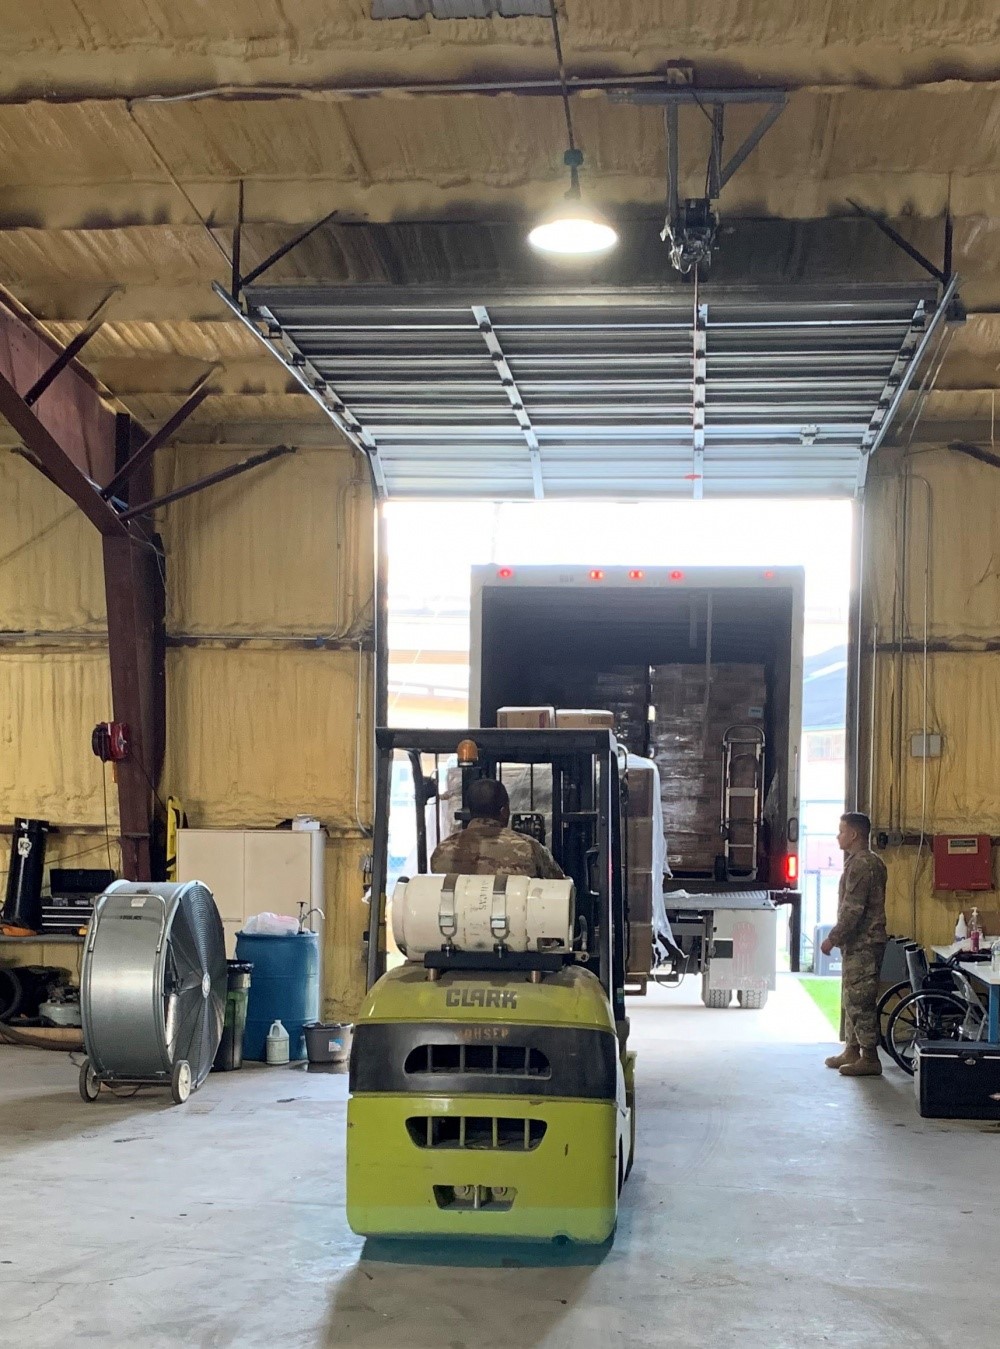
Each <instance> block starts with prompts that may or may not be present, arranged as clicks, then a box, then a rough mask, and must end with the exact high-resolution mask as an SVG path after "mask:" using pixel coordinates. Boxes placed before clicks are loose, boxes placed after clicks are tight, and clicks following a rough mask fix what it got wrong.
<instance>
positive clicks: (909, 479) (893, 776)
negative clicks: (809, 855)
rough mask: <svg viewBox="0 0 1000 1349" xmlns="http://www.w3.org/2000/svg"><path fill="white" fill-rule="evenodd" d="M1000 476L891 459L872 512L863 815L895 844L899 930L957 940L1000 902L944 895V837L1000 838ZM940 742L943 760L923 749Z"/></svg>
mask: <svg viewBox="0 0 1000 1349" xmlns="http://www.w3.org/2000/svg"><path fill="white" fill-rule="evenodd" d="M998 518H1000V469H998V468H994V467H992V466H991V465H988V464H983V463H980V462H978V461H974V460H972V459H970V458H968V457H966V456H964V455H962V454H960V453H958V452H956V451H953V450H948V449H940V450H932V451H925V452H923V453H920V454H911V455H910V456H909V457H908V458H905V457H903V456H897V457H896V458H895V459H893V458H892V457H888V456H887V457H886V459H885V460H884V461H883V462H882V464H881V466H880V469H879V472H878V474H877V475H876V476H873V477H871V478H869V485H868V490H867V495H866V499H865V512H864V527H863V528H864V543H863V553H864V579H863V590H862V613H863V621H862V629H861V648H862V649H861V663H860V679H859V709H860V713H861V737H860V754H859V769H860V779H861V791H860V804H861V806H862V808H864V809H868V810H869V811H870V813H871V815H872V818H873V822H874V825H875V828H876V829H877V830H882V831H884V832H886V833H887V834H888V835H889V838H890V846H889V847H888V848H887V850H886V851H885V853H884V857H885V861H886V864H887V866H888V868H889V896H888V899H889V926H890V931H893V932H896V933H899V934H905V935H910V934H915V935H916V936H917V937H918V939H920V940H921V941H922V942H924V943H925V944H929V943H937V942H944V941H947V940H949V939H950V937H951V934H952V932H953V930H954V925H955V919H956V917H957V914H958V912H959V910H961V909H964V910H965V911H966V913H967V912H968V910H969V908H970V906H971V904H973V903H976V904H978V905H979V907H980V908H984V909H989V910H996V909H997V908H998V907H1000V901H998V895H997V893H996V891H994V892H992V893H982V894H979V895H977V896H974V897H973V896H970V895H968V894H951V893H946V892H935V891H934V889H933V866H932V862H931V842H932V838H933V835H934V834H938V833H974V832H975V833H986V834H990V835H992V836H994V837H996V836H997V835H998V834H1000V779H998V774H997V762H998V760H1000V552H998V544H997V534H996V521H997V519H998ZM924 730H926V731H927V732H928V733H931V734H935V733H936V734H940V735H941V737H942V746H941V754H940V756H939V757H934V758H926V759H925V758H922V757H919V756H918V755H915V754H914V752H913V751H914V746H913V745H912V738H913V737H914V736H917V735H919V734H920V733H921V732H922V731H924Z"/></svg>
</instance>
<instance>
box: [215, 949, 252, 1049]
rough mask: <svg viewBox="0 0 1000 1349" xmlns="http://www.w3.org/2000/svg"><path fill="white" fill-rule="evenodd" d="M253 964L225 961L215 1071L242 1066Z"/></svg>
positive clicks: (243, 961) (247, 961) (241, 961)
mask: <svg viewBox="0 0 1000 1349" xmlns="http://www.w3.org/2000/svg"><path fill="white" fill-rule="evenodd" d="M252 973H253V965H252V964H251V963H250V961H249V960H227V961H226V1019H225V1021H224V1023H223V1026H222V1039H221V1040H220V1041H219V1050H218V1053H217V1054H216V1056H215V1062H214V1063H213V1064H212V1067H213V1069H214V1070H215V1072H217V1073H228V1072H230V1071H231V1070H232V1069H233V1068H241V1067H242V1066H243V1032H244V1031H245V1030H246V1024H247V1002H248V1001H249V998H250V975H251V974H252Z"/></svg>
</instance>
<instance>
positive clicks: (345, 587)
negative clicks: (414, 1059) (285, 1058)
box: [0, 446, 374, 1019]
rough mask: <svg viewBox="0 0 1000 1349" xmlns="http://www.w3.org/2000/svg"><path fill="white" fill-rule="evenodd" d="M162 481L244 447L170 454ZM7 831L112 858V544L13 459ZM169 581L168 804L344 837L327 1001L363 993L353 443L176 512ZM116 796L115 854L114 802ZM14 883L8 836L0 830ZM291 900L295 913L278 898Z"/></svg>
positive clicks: (357, 520)
mask: <svg viewBox="0 0 1000 1349" xmlns="http://www.w3.org/2000/svg"><path fill="white" fill-rule="evenodd" d="M160 454H161V456H162V457H161V460H160V462H159V464H158V466H157V475H158V480H157V491H158V492H160V491H168V490H170V489H171V488H173V487H175V486H179V485H180V484H182V483H184V482H190V481H192V480H193V479H195V478H198V477H200V476H202V475H204V474H206V473H210V472H213V471H215V470H216V469H219V468H223V467H226V466H227V465H228V464H231V463H233V462H235V461H236V460H238V459H240V458H242V457H243V454H244V452H242V451H238V450H229V449H219V448H215V447H204V446H203V447H198V448H191V447H185V448H184V449H179V450H168V451H161V452H160ZM0 497H2V499H3V502H4V507H3V519H4V529H3V533H2V535H0V825H3V826H6V827H9V825H10V824H11V823H12V821H13V818H14V816H15V815H31V816H35V815H37V816H42V817H44V818H47V819H49V820H50V821H52V823H53V824H55V825H58V826H59V829H60V832H59V833H58V834H54V835H52V837H51V839H50V845H49V852H48V856H49V859H50V860H52V861H55V862H56V864H57V865H58V863H59V861H60V860H68V859H69V858H70V857H72V858H73V859H74V863H75V864H76V865H81V866H100V865H102V861H103V862H104V864H105V865H106V863H107V841H106V838H105V829H104V788H103V785H102V776H103V775H102V766H101V764H100V763H99V762H98V760H97V759H95V758H94V756H93V755H92V753H91V750H90V732H91V729H92V728H93V725H94V723H95V722H96V721H98V720H102V719H104V718H106V717H108V716H110V714H111V694H110V679H109V670H108V658H107V648H106V619H105V608H104V580H103V571H102V564H101V549H100V542H99V539H98V536H97V534H96V531H94V530H93V529H92V528H91V527H90V526H89V525H87V524H86V522H85V521H84V520H83V519H82V516H81V515H80V513H79V512H78V511H77V510H76V508H75V507H73V506H72V505H71V504H70V503H69V502H68V501H67V500H66V498H64V497H63V496H62V495H61V493H60V492H59V491H58V490H57V489H56V488H55V487H53V486H52V485H51V484H50V483H49V482H48V481H47V480H46V479H45V478H44V477H43V476H42V475H41V474H40V473H39V472H38V471H37V470H36V469H34V468H33V467H31V466H30V465H29V464H28V463H27V462H26V461H25V460H24V459H22V458H20V457H18V456H16V455H13V454H10V453H4V454H2V455H0ZM158 526H159V528H160V530H161V532H162V535H163V541H164V547H165V550H166V558H165V565H164V571H163V574H164V580H165V584H166V590H167V641H168V651H167V752H166V761H165V767H164V772H163V776H162V779H161V782H160V785H159V792H160V796H161V797H162V798H164V799H165V798H166V796H167V795H168V794H173V795H175V796H177V797H179V798H180V800H181V801H182V803H183V805H184V808H185V810H186V811H187V814H188V818H189V822H190V824H191V825H192V826H198V827H202V828H214V827H223V826H234V825H239V826H242V827H247V828H255V827H260V828H267V827H271V826H273V825H275V824H277V823H279V822H280V821H281V820H284V819H287V818H289V817H290V816H292V815H295V814H300V813H301V814H311V815H315V816H317V817H318V818H319V819H320V820H321V821H322V822H323V824H324V825H325V826H326V827H327V829H328V831H329V841H328V845H327V857H326V903H325V910H326V915H327V922H326V925H325V933H326V938H325V940H326V950H325V953H324V956H325V958H324V971H325V988H324V1007H323V1014H324V1016H326V1017H329V1018H332V1019H334V1018H338V1017H343V1016H346V1015H349V1014H350V1013H352V1012H353V1010H354V1008H355V1007H356V1005H357V1002H358V1001H359V999H360V996H361V994H362V992H363V988H364V976H363V965H362V951H361V936H362V931H363V929H364V927H365V913H366V910H365V908H364V906H363V904H362V903H361V895H362V890H363V875H362V870H361V867H362V861H363V858H364V857H365V855H366V854H367V853H368V851H369V850H370V842H369V840H368V828H369V824H370V816H371V791H370V777H371V755H370V743H371V737H372V723H373V716H374V712H373V707H372V690H373V684H374V673H373V654H372V644H373V642H372V628H373V617H372V614H373V508H372V497H371V492H370V489H369V486H368V474H367V470H366V469H365V467H364V465H362V464H361V463H360V462H359V461H358V460H357V459H356V458H355V457H354V456H353V455H351V454H349V453H348V451H346V450H344V449H339V448H329V449H303V450H300V451H299V452H298V453H297V454H295V455H291V456H286V457H284V458H281V459H278V460H276V461H273V462H272V463H271V464H268V465H266V466H264V467H263V468H259V469H256V470H254V471H252V472H250V473H248V474H246V475H244V476H241V477H240V478H238V479H234V480H231V481H229V482H226V483H223V484H221V485H219V486H216V487H213V488H210V489H208V490H207V491H206V492H204V493H203V494H200V495H198V496H194V497H190V498H186V499H184V500H182V501H180V502H177V503H175V504H174V505H172V506H170V507H168V508H167V509H166V510H164V511H163V512H161V515H160V518H159V520H158ZM107 794H108V796H107V804H108V813H109V819H110V834H111V839H112V843H111V847H112V856H113V860H114V865H115V866H116V867H117V866H118V865H119V858H118V853H117V847H116V844H115V839H116V836H117V830H118V803H117V796H116V794H115V787H114V782H113V780H112V774H111V771H110V769H109V770H108V773H107ZM0 846H2V857H0V869H2V870H0V884H4V883H5V880H6V868H7V864H8V855H9V835H4V836H2V838H0ZM275 903H276V907H281V905H280V899H279V898H278V897H276V901H275ZM0 960H2V961H6V962H8V963H15V962H17V963H26V962H35V961H38V960H44V961H45V963H47V964H53V965H57V966H61V967H63V968H68V969H71V970H74V969H75V968H76V966H77V964H78V950H77V948H72V947H68V946H64V945H55V944H51V943H50V944H47V945H45V946H44V947H43V948H41V949H40V947H39V945H38V944H33V943H32V944H25V945H20V944H18V945H14V944H8V943H2V944H0Z"/></svg>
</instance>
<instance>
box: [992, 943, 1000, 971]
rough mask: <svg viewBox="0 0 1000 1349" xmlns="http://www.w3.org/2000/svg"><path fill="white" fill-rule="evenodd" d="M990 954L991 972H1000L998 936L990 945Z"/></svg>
mask: <svg viewBox="0 0 1000 1349" xmlns="http://www.w3.org/2000/svg"><path fill="white" fill-rule="evenodd" d="M990 956H991V957H992V973H993V974H1000V937H998V938H997V939H996V941H995V942H994V943H993V945H992V946H991V947H990Z"/></svg>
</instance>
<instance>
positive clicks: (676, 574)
mask: <svg viewBox="0 0 1000 1349" xmlns="http://www.w3.org/2000/svg"><path fill="white" fill-rule="evenodd" d="M670 579H671V581H683V580H684V573H683V572H682V571H672V572H671V573H670Z"/></svg>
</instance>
